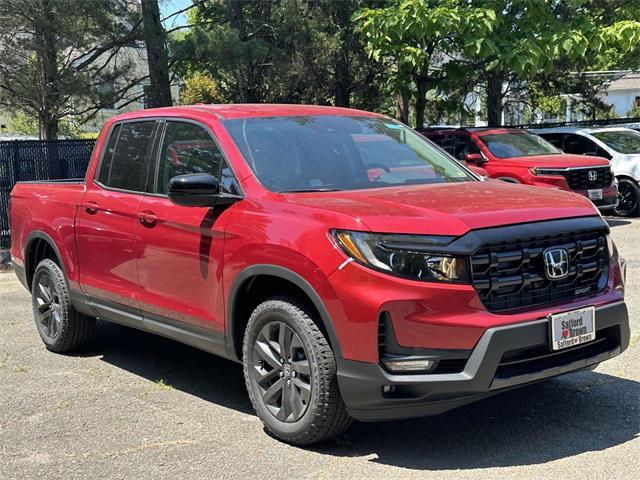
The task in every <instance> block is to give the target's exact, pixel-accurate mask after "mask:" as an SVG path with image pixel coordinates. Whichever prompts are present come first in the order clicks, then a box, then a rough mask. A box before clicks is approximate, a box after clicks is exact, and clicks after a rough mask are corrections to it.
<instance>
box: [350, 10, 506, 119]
mask: <svg viewBox="0 0 640 480" xmlns="http://www.w3.org/2000/svg"><path fill="white" fill-rule="evenodd" d="M475 3H482V2H468V1H466V0H438V1H436V0H395V1H392V2H388V3H386V4H384V5H385V6H384V7H383V8H364V9H362V11H360V12H359V13H358V14H357V15H356V16H355V19H354V20H355V21H356V22H357V23H358V28H359V30H360V31H361V32H362V33H363V35H364V36H365V38H366V40H367V47H368V50H369V52H370V55H371V57H372V58H373V59H374V60H380V59H381V58H383V57H390V58H392V59H393V62H394V63H395V64H397V68H396V69H395V75H396V76H397V79H396V81H395V84H396V87H397V88H398V93H399V95H400V98H401V99H402V98H403V97H404V96H406V95H407V93H408V92H407V89H406V85H407V84H408V83H410V82H412V83H413V84H414V85H415V90H416V92H415V111H416V120H415V124H416V125H417V126H418V127H422V126H423V124H424V113H425V108H426V101H427V92H428V91H429V90H432V89H435V88H437V87H438V85H439V83H440V82H442V81H443V80H444V79H445V78H446V76H447V72H448V71H450V70H451V68H452V67H453V65H454V64H455V63H456V62H457V56H459V55H460V52H461V51H463V49H464V48H463V47H464V45H463V42H465V41H469V39H476V38H484V37H485V36H486V35H487V34H488V32H490V30H491V29H492V28H493V25H494V22H495V19H496V14H495V12H494V10H492V9H490V8H484V7H477V6H475ZM402 103H403V101H402V100H401V101H400V104H402Z"/></svg>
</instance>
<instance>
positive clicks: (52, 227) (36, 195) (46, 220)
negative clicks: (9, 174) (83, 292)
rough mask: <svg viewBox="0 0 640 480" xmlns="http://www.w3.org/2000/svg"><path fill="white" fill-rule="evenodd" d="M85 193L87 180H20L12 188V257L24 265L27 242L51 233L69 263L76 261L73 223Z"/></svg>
mask: <svg viewBox="0 0 640 480" xmlns="http://www.w3.org/2000/svg"><path fill="white" fill-rule="evenodd" d="M84 192H85V183H84V180H78V179H72V180H49V181H30V182H18V183H16V185H15V186H14V187H13V190H12V191H11V208H10V212H9V222H10V228H11V240H12V242H11V256H12V258H13V261H14V263H15V264H16V265H17V266H18V267H20V266H23V265H24V260H25V259H24V258H23V256H24V254H23V252H24V251H25V247H26V244H27V242H28V241H29V240H31V239H32V238H33V237H34V235H42V236H48V237H50V238H51V239H52V240H54V242H55V245H58V246H60V247H61V250H62V251H61V254H62V255H63V257H65V258H63V261H64V263H65V264H66V265H75V264H76V258H75V254H76V249H75V243H74V224H75V217H76V209H77V207H78V204H79V202H80V201H81V200H82V196H83V194H84Z"/></svg>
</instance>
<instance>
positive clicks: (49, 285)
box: [35, 274, 62, 339]
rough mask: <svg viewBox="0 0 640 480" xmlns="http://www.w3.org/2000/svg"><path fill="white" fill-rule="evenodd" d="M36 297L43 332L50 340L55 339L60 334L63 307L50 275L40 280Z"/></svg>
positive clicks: (38, 316)
mask: <svg viewBox="0 0 640 480" xmlns="http://www.w3.org/2000/svg"><path fill="white" fill-rule="evenodd" d="M35 297H36V315H37V321H38V323H39V324H40V327H41V329H42V332H43V333H44V334H45V335H46V336H47V337H49V338H50V339H54V338H56V337H57V336H58V334H59V333H60V327H61V324H62V317H61V315H62V307H61V305H60V295H59V294H58V291H57V290H56V287H55V285H54V284H53V281H52V280H51V277H50V276H49V275H46V274H45V275H42V276H41V277H40V278H39V279H38V283H37V285H36V291H35Z"/></svg>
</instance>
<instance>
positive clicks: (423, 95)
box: [415, 75, 428, 128]
mask: <svg viewBox="0 0 640 480" xmlns="http://www.w3.org/2000/svg"><path fill="white" fill-rule="evenodd" d="M415 82H416V128H422V127H424V111H425V109H426V108H427V83H428V78H427V77H426V76H425V75H416V78H415Z"/></svg>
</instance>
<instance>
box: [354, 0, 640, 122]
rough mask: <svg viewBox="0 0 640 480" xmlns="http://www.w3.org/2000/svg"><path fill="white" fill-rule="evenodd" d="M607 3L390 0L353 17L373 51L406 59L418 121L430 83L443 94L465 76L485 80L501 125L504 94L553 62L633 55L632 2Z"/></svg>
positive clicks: (402, 72)
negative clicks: (607, 11) (379, 6)
mask: <svg viewBox="0 0 640 480" xmlns="http://www.w3.org/2000/svg"><path fill="white" fill-rule="evenodd" d="M613 3H615V4H616V5H617V7H616V6H615V5H613ZM613 3H612V4H610V6H609V7H611V6H614V7H615V8H614V9H613V10H614V11H615V12H616V13H617V14H616V15H613V16H611V15H605V14H604V13H603V12H604V11H605V10H606V9H607V8H609V7H607V5H606V2H605V1H604V0H597V1H594V0H554V1H553V2H550V1H548V0H481V1H477V2H469V1H467V0H441V1H435V0H394V1H393V2H389V3H388V4H386V5H385V7H384V8H380V9H371V8H369V9H364V10H363V11H362V12H360V13H359V14H358V15H357V16H356V21H357V22H358V23H359V28H360V29H361V30H362V31H363V32H364V33H365V34H366V37H367V42H368V49H369V51H370V53H371V55H372V56H373V57H374V58H377V57H380V56H384V55H386V56H391V57H392V58H394V59H396V60H397V61H398V62H400V64H401V65H404V66H405V68H404V69H402V68H398V69H397V70H396V75H398V81H397V82H396V83H397V84H398V85H403V84H406V83H407V82H411V83H412V84H413V85H414V86H415V90H416V94H415V97H416V99H415V109H416V124H417V125H419V126H421V125H422V121H423V118H424V108H425V102H426V100H425V99H426V92H427V91H428V90H433V89H437V90H439V91H440V92H441V93H442V94H447V93H448V92H450V91H451V90H454V89H456V88H460V85H463V84H465V83H466V84H467V85H474V84H475V85H477V84H483V85H484V86H485V104H486V108H487V120H488V123H489V125H499V124H500V123H501V120H502V119H501V116H502V115H501V114H502V107H503V101H504V98H505V97H506V96H507V95H509V94H511V93H512V92H513V91H514V89H515V88H518V89H523V88H525V89H526V84H527V82H530V81H533V80H535V79H536V78H539V77H540V75H541V74H542V75H545V76H557V75H558V72H557V67H558V65H561V64H562V65H564V68H565V70H564V72H566V73H569V72H576V71H578V72H579V71H583V68H584V66H585V65H584V60H585V59H588V58H593V56H595V55H597V56H601V57H603V58H615V59H618V60H625V61H626V62H627V63H628V64H631V63H633V61H634V60H633V59H636V61H637V58H638V55H637V48H638V47H637V46H636V45H638V42H639V40H640V28H639V27H640V23H638V22H637V21H634V18H637V16H635V17H634V15H637V10H638V6H637V2H626V3H625V2H624V1H623V0H614V1H613ZM594 4H597V5H598V8H596V9H595V10H594V9H592V8H591V7H592V6H594ZM631 4H633V6H632V7H631V6H629V5H631ZM634 52H635V53H634ZM620 63H624V62H620ZM591 65H592V66H593V63H592V64H591ZM407 72H409V74H407ZM470 80H471V81H470ZM468 91H470V90H468Z"/></svg>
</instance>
